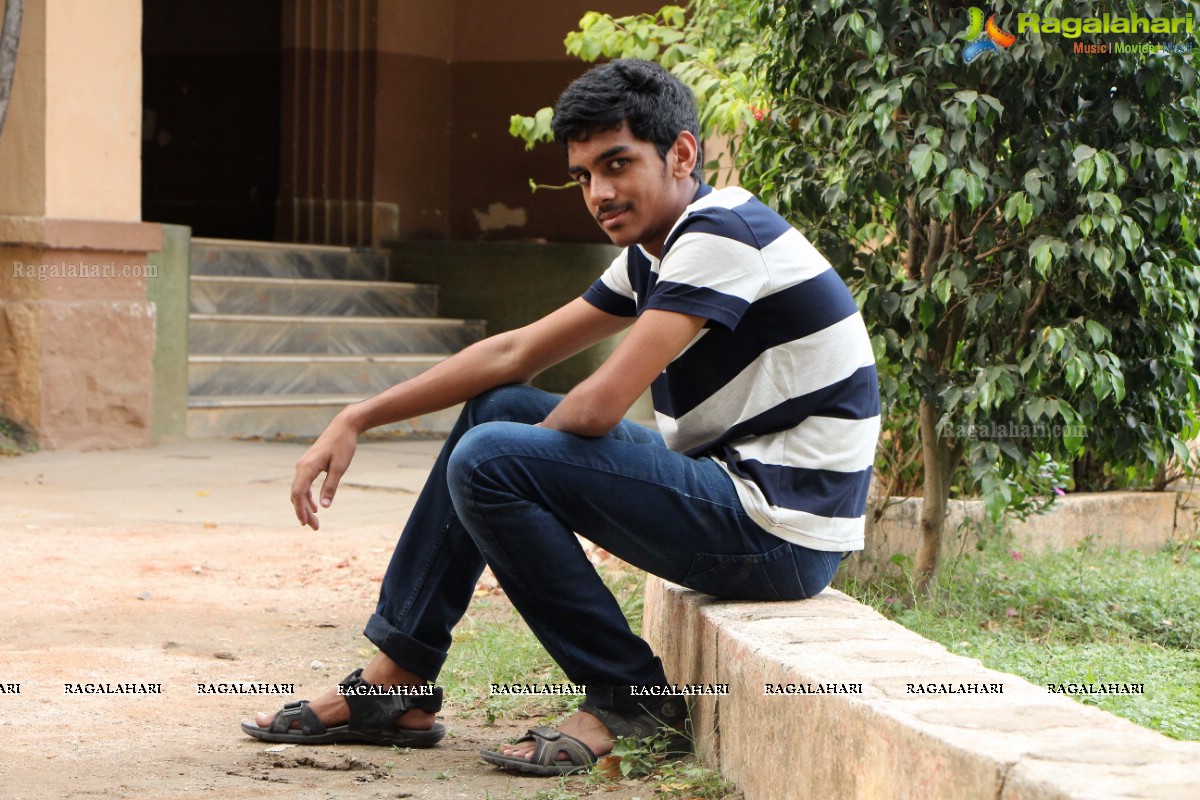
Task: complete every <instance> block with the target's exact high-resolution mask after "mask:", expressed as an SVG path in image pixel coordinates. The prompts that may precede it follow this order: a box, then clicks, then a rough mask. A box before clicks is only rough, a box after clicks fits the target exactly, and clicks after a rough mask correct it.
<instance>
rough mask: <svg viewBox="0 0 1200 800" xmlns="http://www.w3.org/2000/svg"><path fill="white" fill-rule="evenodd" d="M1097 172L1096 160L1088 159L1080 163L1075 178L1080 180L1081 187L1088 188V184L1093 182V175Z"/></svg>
mask: <svg viewBox="0 0 1200 800" xmlns="http://www.w3.org/2000/svg"><path fill="white" fill-rule="evenodd" d="M1095 172H1096V162H1095V161H1094V160H1092V159H1088V160H1087V161H1084V162H1083V163H1082V164H1080V165H1079V168H1078V169H1076V170H1075V179H1076V180H1077V181H1079V188H1080V189H1086V188H1087V185H1088V184H1089V183H1091V182H1092V175H1094V174H1095Z"/></svg>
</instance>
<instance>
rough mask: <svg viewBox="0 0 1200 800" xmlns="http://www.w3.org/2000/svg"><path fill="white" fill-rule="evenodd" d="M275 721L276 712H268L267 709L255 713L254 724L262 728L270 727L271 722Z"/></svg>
mask: <svg viewBox="0 0 1200 800" xmlns="http://www.w3.org/2000/svg"><path fill="white" fill-rule="evenodd" d="M274 721H275V715H274V714H268V713H267V712H265V711H260V712H258V713H257V714H255V715H254V724H255V725H257V726H258V727H260V728H269V727H271V723H272V722H274Z"/></svg>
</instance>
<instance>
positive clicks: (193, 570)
mask: <svg viewBox="0 0 1200 800" xmlns="http://www.w3.org/2000/svg"><path fill="white" fill-rule="evenodd" d="M203 571H204V567H202V566H200V565H199V564H197V565H196V566H194V567H192V572H194V573H196V574H197V575H199V574H200V573H201V572H203Z"/></svg>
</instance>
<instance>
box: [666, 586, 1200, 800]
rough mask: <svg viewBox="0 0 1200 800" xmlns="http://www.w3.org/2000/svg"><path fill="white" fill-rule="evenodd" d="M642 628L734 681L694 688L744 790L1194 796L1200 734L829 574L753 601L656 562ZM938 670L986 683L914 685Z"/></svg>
mask: <svg viewBox="0 0 1200 800" xmlns="http://www.w3.org/2000/svg"><path fill="white" fill-rule="evenodd" d="M644 631H645V636H646V638H647V640H648V641H649V642H650V644H651V645H652V646H653V647H654V649H655V650H656V651H657V652H658V653H659V655H660V656H661V657H662V659H663V662H664V665H665V666H666V670H667V675H668V676H670V677H671V679H672V680H673V681H676V682H678V683H680V684H683V683H688V684H728V688H729V694H728V696H725V697H721V696H705V697H701V698H698V700H697V702H696V727H697V732H698V733H697V737H698V741H697V749H698V751H699V754H700V755H701V757H703V758H704V760H705V761H707V762H708V763H709V764H711V765H714V766H719V768H720V770H721V772H722V773H724V774H725V775H726V776H727V777H728V778H729V779H730V780H732V781H734V782H736V783H737V785H738V787H739V788H741V789H742V790H743V791H744V792H745V796H746V800H785V798H804V799H805V800H808V799H809V798H812V797H821V798H830V799H836V798H867V799H869V800H886V799H887V798H913V799H914V800H916V799H917V798H920V800H932V799H935V798H946V800H963V798H968V799H969V798H997V800H1066V799H1067V798H1071V799H1072V800H1084V798H1086V799H1087V800H1095V799H1096V798H1135V797H1136V798H1156V800H1173V799H1174V798H1179V800H1184V798H1188V800H1191V798H1195V797H1196V791H1197V788H1196V787H1197V786H1200V744H1197V743H1192V742H1179V741H1175V740H1172V739H1169V738H1168V737H1166V736H1163V735H1161V734H1158V733H1155V732H1153V731H1149V730H1146V729H1144V728H1140V727H1138V726H1137V725H1134V724H1133V723H1131V722H1128V721H1126V720H1123V719H1120V718H1119V717H1116V716H1113V715H1112V714H1108V713H1106V712H1104V711H1100V710H1099V709H1095V708H1090V707H1087V706H1084V705H1081V704H1079V703H1076V702H1074V701H1073V700H1070V699H1069V698H1067V697H1064V696H1062V695H1054V694H1051V693H1049V692H1048V691H1047V690H1046V688H1045V687H1038V686H1034V685H1033V684H1030V683H1028V682H1026V681H1024V680H1022V679H1020V678H1017V677H1016V676H1013V675H1008V674H1006V673H1002V672H997V671H995V670H990V669H986V668H984V667H983V666H982V665H980V664H979V662H978V661H975V660H973V659H969V658H964V657H962V656H956V655H952V654H950V653H949V652H948V651H947V650H946V649H945V648H944V647H942V646H941V645H939V644H936V643H934V642H931V641H929V640H927V639H924V638H922V637H921V636H918V635H917V634H915V633H913V632H911V631H909V630H907V629H906V628H904V627H902V626H900V625H898V624H896V623H893V622H890V621H888V620H887V619H885V618H884V617H883V616H881V615H880V614H878V613H876V612H875V611H874V610H872V609H870V608H868V607H866V606H864V605H862V604H860V603H858V602H856V601H854V600H852V599H851V598H849V597H847V596H846V595H844V594H842V593H841V592H838V591H835V590H832V589H827V590H826V591H824V592H822V593H821V594H820V595H818V596H817V597H815V598H813V599H811V600H807V601H802V602H789V603H745V602H733V601H719V600H716V599H714V598H711V597H708V596H707V595H702V594H700V593H698V592H693V591H691V590H688V589H684V588H682V587H679V586H676V585H674V584H670V583H667V582H664V581H661V580H659V579H656V578H650V579H649V580H648V581H647V586H646V606H645V621H644ZM766 684H776V685H779V684H782V685H784V686H787V685H789V684H790V685H792V686H793V687H795V688H796V690H797V691H800V690H803V689H805V688H807V689H808V690H809V693H797V694H792V695H782V696H781V695H767V694H766V693H765V685H766ZM942 684H945V685H948V686H950V687H961V686H963V685H975V686H978V687H988V691H986V692H985V693H955V694H943V693H936V694H929V693H919V692H914V691H913V690H912V687H921V686H930V685H935V686H940V685H942ZM831 685H832V686H833V687H835V688H834V689H833V691H832V692H828V693H815V692H813V691H812V690H819V689H821V688H826V689H827V690H828V689H829V687H830V686H831ZM855 687H858V690H859V691H858V692H853V689H854V688H855ZM997 688H999V689H1001V691H1000V692H996V689H997ZM848 690H849V691H848Z"/></svg>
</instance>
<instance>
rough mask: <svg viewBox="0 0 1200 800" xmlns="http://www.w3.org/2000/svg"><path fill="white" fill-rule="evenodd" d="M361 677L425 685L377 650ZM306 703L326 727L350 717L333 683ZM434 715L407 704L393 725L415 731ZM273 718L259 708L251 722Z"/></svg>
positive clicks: (388, 683) (376, 681) (376, 682)
mask: <svg viewBox="0 0 1200 800" xmlns="http://www.w3.org/2000/svg"><path fill="white" fill-rule="evenodd" d="M362 678H363V680H364V681H366V682H367V683H369V684H372V685H374V686H386V687H388V688H392V687H395V686H424V685H425V681H424V680H422V679H421V678H420V677H418V676H417V675H415V674H414V673H412V672H409V671H408V670H405V669H401V668H400V667H398V666H396V663H395V662H394V661H392V660H391V659H390V658H388V657H387V656H385V655H384V654H383V653H378V654H376V656H375V657H374V658H373V659H371V663H369V664H367V666H365V667H363V671H362ZM308 706H309V708H311V709H312V710H313V713H315V714H316V715H317V719H319V720H321V724H322V725H324V726H325V727H327V728H329V727H333V726H335V725H345V724H346V723H347V722H349V721H350V707H349V706H348V705H346V698H345V697H344V696H342V695H340V694H338V691H337V687H336V686H335V687H334V688H332V689H330V690H328V691H327V692H325V693H324V694H322V695H320V696H319V697H317V698H316V699H315V700H312V701H310V702H309V704H308ZM435 719H436V715H435V714H433V713H432V712H429V711H425V710H424V709H420V708H410V709H409V710H408V711H405V712H404V713H403V714H401V715H399V716H398V717H396V726H397V727H400V728H408V729H410V730H415V731H427V730H429V729H431V728H432V727H433V723H434V720H435ZM274 721H275V715H274V714H272V713H268V712H265V711H260V712H259V713H257V714H255V715H254V722H255V724H256V725H258V726H259V727H260V728H269V727H271V723H272V722H274ZM299 728H300V720H299V719H295V720H292V724H291V729H292V730H298V729H299Z"/></svg>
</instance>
